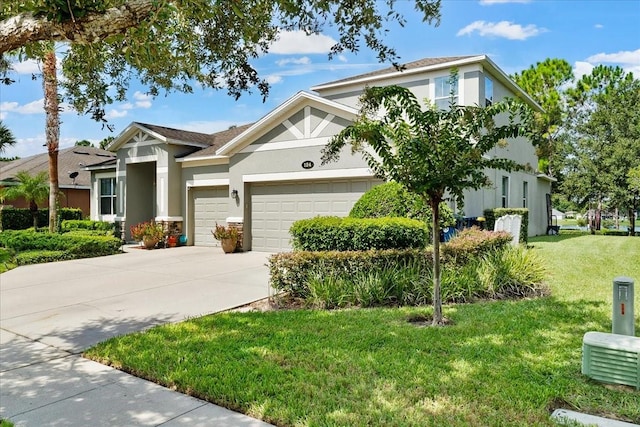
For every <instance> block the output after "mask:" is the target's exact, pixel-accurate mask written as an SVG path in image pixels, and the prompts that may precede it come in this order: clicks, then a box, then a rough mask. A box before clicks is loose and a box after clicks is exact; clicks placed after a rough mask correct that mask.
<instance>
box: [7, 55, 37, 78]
mask: <svg viewBox="0 0 640 427" xmlns="http://www.w3.org/2000/svg"><path fill="white" fill-rule="evenodd" d="M11 68H12V69H13V71H15V72H16V73H18V74H37V73H41V72H42V70H41V69H40V62H39V61H36V60H35V59H27V60H26V61H22V62H14V63H13V64H11Z"/></svg>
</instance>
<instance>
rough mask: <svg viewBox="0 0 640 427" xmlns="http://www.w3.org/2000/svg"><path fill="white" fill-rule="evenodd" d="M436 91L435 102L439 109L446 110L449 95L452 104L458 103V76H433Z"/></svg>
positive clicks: (449, 101) (448, 103)
mask: <svg viewBox="0 0 640 427" xmlns="http://www.w3.org/2000/svg"><path fill="white" fill-rule="evenodd" d="M435 85H436V93H435V95H436V96H435V104H436V107H438V108H439V109H441V110H446V109H448V108H449V105H451V95H453V102H454V104H457V103H458V77H457V76H455V77H453V76H446V77H436V78H435Z"/></svg>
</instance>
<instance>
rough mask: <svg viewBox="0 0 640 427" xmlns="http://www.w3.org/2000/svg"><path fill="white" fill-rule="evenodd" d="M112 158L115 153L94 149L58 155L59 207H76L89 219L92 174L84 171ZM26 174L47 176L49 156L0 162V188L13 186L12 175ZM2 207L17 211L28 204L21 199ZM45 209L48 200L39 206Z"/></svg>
mask: <svg viewBox="0 0 640 427" xmlns="http://www.w3.org/2000/svg"><path fill="white" fill-rule="evenodd" d="M113 158H115V154H113V153H111V152H109V151H106V150H102V149H100V148H93V147H71V148H65V149H63V150H60V151H59V152H58V182H59V186H60V198H59V203H60V207H63V208H79V209H81V210H82V213H83V215H84V216H89V212H90V205H91V203H90V200H91V197H90V193H89V185H90V183H91V173H90V172H89V171H87V170H86V169H85V168H86V167H87V166H90V165H92V164H95V163H102V162H104V161H105V160H106V159H113ZM20 171H26V172H28V173H29V174H30V175H32V176H35V175H37V174H38V173H40V172H47V174H48V173H49V154H48V153H46V152H45V153H42V154H36V155H34V156H29V157H25V158H23V159H17V160H12V161H10V162H0V187H6V186H10V185H16V181H15V175H16V174H17V173H18V172H20ZM4 204H5V205H10V206H13V207H16V208H28V207H29V203H28V202H27V201H25V200H23V199H17V200H5V201H4ZM38 207H39V208H48V207H49V200H48V199H47V200H46V201H45V202H43V203H42V204H41V206H38Z"/></svg>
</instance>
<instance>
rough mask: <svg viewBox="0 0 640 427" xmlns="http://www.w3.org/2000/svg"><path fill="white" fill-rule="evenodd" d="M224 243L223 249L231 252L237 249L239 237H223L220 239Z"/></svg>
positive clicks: (226, 252) (225, 251)
mask: <svg viewBox="0 0 640 427" xmlns="http://www.w3.org/2000/svg"><path fill="white" fill-rule="evenodd" d="M220 243H221V244H222V250H223V251H224V253H225V254H230V253H232V252H233V251H235V250H236V244H237V243H238V239H222V240H220Z"/></svg>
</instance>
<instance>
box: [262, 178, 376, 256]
mask: <svg viewBox="0 0 640 427" xmlns="http://www.w3.org/2000/svg"><path fill="white" fill-rule="evenodd" d="M376 183H378V181H376V180H373V179H360V180H359V179H349V180H332V181H301V182H278V183H261V184H257V183H256V184H252V185H251V217H252V218H251V234H252V249H253V250H254V251H267V252H279V251H286V250H290V249H291V243H290V238H291V237H290V235H289V228H290V227H291V224H293V222H294V221H297V220H299V219H305V218H312V217H314V216H318V215H335V216H347V215H348V214H349V211H350V210H351V208H352V207H353V204H354V203H355V202H356V201H357V200H358V199H359V198H360V196H362V194H364V193H365V192H366V191H367V190H368V189H369V188H371V187H372V186H373V185H375V184H376Z"/></svg>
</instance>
